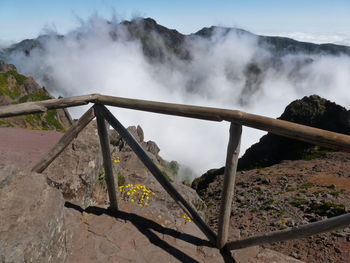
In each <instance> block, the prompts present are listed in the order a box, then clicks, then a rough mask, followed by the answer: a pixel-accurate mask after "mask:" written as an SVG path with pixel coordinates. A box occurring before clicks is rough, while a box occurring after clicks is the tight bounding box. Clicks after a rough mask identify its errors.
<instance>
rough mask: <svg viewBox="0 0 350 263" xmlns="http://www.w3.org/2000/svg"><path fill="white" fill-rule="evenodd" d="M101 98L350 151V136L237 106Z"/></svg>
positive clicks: (100, 99) (113, 103) (117, 104)
mask: <svg viewBox="0 0 350 263" xmlns="http://www.w3.org/2000/svg"><path fill="white" fill-rule="evenodd" d="M97 102H99V103H101V104H104V105H110V106H115V107H121V108H128V109H134V110H142V111H149V112H156V113H162V114H168V115H176V116H183V117H190V118H196V119H203V120H212V121H223V120H226V121H230V122H235V123H237V124H241V125H245V126H248V127H251V128H256V129H260V130H264V131H268V132H271V133H274V134H277V135H282V136H285V137H289V138H292V139H297V140H301V141H305V142H309V143H312V144H316V145H320V146H324V147H327V148H331V149H336V150H342V151H346V152H350V136H348V135H344V134H340V133H335V132H330V131H325V130H321V129H317V128H312V127H309V126H305V125H300V124H296V123H292V122H288V121H283V120H278V119H273V118H269V117H264V116H260V115H255V114H250V113H245V112H242V111H237V110H227V109H220V108H211V107H200V106H192V105H183V104H173V103H164V102H155V101H146V100H136V99H125V98H118V97H111V96H103V95H100V96H98V97H97Z"/></svg>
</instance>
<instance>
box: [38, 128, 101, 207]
mask: <svg viewBox="0 0 350 263" xmlns="http://www.w3.org/2000/svg"><path fill="white" fill-rule="evenodd" d="M101 171H102V155H101V151H100V142H99V137H98V134H97V128H96V122H91V123H90V124H89V125H88V126H87V127H86V128H85V129H84V130H83V131H82V132H81V133H80V134H79V135H78V137H77V138H76V139H74V140H73V142H72V143H71V144H70V145H69V146H68V147H67V148H66V149H65V150H64V151H63V152H62V153H61V154H60V155H59V157H58V158H57V159H55V160H54V161H53V162H52V163H51V164H50V165H49V167H48V168H47V169H46V170H45V171H44V174H45V175H47V178H48V181H49V182H50V185H52V186H54V187H56V188H58V189H60V190H61V192H62V193H63V196H64V198H65V199H66V200H69V201H71V202H74V203H76V204H79V205H82V206H83V207H86V206H89V205H90V204H91V201H92V200H91V195H92V190H93V187H94V186H95V183H96V181H97V179H98V176H99V174H100V173H101Z"/></svg>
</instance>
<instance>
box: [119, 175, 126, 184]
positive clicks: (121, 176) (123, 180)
mask: <svg viewBox="0 0 350 263" xmlns="http://www.w3.org/2000/svg"><path fill="white" fill-rule="evenodd" d="M122 185H125V176H124V175H123V174H122V173H121V172H119V173H118V186H122Z"/></svg>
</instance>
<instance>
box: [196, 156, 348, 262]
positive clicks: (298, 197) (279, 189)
mask: <svg viewBox="0 0 350 263" xmlns="http://www.w3.org/2000/svg"><path fill="white" fill-rule="evenodd" d="M211 172H212V173H214V171H211ZM222 177H223V176H222V175H219V176H217V177H215V179H214V180H213V182H211V183H209V185H208V186H207V188H206V189H205V188H204V189H202V190H200V191H199V195H200V197H201V198H202V199H203V200H204V201H205V203H206V204H207V206H208V207H209V213H208V215H209V218H210V219H209V221H210V224H211V226H212V227H214V228H216V227H217V221H218V218H217V215H218V212H219V204H220V199H221V188H222V185H221V184H222ZM349 200H350V154H348V153H340V152H328V153H324V154H323V155H322V156H320V157H318V158H316V159H313V160H298V161H283V162H282V163H280V164H276V165H273V166H270V167H266V168H260V169H252V170H249V171H242V172H238V174H237V179H236V186H235V197H234V202H233V205H232V214H231V228H232V229H233V228H236V229H237V228H238V229H239V230H240V233H241V237H248V236H252V235H256V234H258V233H265V232H269V231H274V230H281V229H286V228H288V227H292V226H297V225H301V224H306V223H308V222H314V221H318V220H322V219H325V218H329V217H333V216H336V215H340V214H343V213H345V212H348V211H350V202H349ZM265 247H267V248H271V249H274V250H277V251H279V252H282V253H284V254H286V255H290V256H292V257H294V258H297V259H300V260H303V261H305V262H309V263H319V262H325V263H326V262H332V263H345V262H350V261H349V259H350V228H346V229H343V230H337V231H333V232H331V233H326V234H320V235H316V236H313V237H309V238H304V239H299V240H292V241H287V242H279V243H275V244H271V245H266V246H265Z"/></svg>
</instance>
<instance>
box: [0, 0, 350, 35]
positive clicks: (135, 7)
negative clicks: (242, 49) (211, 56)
mask: <svg viewBox="0 0 350 263" xmlns="http://www.w3.org/2000/svg"><path fill="white" fill-rule="evenodd" d="M0 1H1V5H0V7H1V8H0V41H11V40H12V41H18V40H21V39H23V38H30V37H36V36H37V35H38V34H39V33H40V32H42V29H43V28H45V27H49V28H53V27H55V28H56V29H57V31H58V32H59V33H63V34H64V33H65V32H67V31H68V30H69V29H72V28H74V27H75V26H76V25H77V24H78V19H77V17H80V18H83V19H84V18H87V17H88V16H89V15H91V14H92V13H93V12H98V13H99V14H100V15H102V16H105V17H106V18H109V17H110V16H111V14H112V13H113V10H114V11H115V12H116V14H118V16H119V17H120V18H121V19H130V18H131V17H132V16H135V15H137V16H146V17H152V18H154V19H156V20H157V22H158V23H160V24H162V25H165V26H167V27H170V28H175V29H177V30H178V31H180V32H182V33H191V32H196V31H197V30H199V29H201V28H202V27H204V26H210V25H223V26H235V27H241V28H245V29H248V30H250V31H252V32H255V33H260V34H276V35H280V34H286V35H288V34H291V33H293V34H294V33H295V32H297V33H301V34H314V35H317V34H324V35H338V34H340V35H341V34H343V35H346V36H348V37H349V36H350V15H349V14H350V1H349V0H289V1H287V0H270V1H269V0H265V1H262V0H260V1H259V0H245V1H237V0H231V1H224V0H216V1H207V0H202V1H198V0H192V1H185V0H178V1H168V0H163V1H160V0H154V1H151V0H148V1H145V0H143V1H141V0H138V1H133V0H119V1H117V0H114V1H113V0H74V1H73V0H61V1H47V0H31V1H28V0H0Z"/></svg>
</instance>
